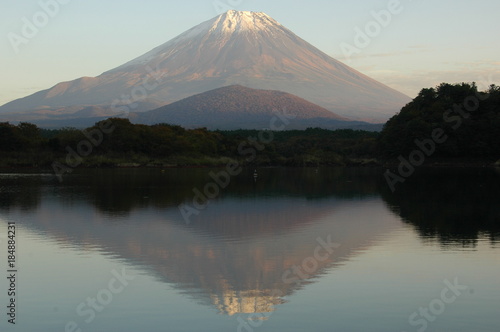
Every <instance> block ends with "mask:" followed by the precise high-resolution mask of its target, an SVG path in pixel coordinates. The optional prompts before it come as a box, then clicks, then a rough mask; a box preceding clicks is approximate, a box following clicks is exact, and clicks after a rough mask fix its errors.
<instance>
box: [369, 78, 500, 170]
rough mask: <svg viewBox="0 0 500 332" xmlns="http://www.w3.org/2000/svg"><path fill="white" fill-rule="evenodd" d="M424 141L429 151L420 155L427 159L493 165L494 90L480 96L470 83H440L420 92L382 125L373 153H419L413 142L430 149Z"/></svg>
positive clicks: (497, 124)
mask: <svg viewBox="0 0 500 332" xmlns="http://www.w3.org/2000/svg"><path fill="white" fill-rule="evenodd" d="M438 134H441V135H438ZM433 135H434V138H433ZM429 140H434V143H433V144H434V145H435V150H434V151H433V149H428V150H427V151H425V152H432V153H428V156H429V157H432V158H464V159H483V160H493V161H494V160H498V159H499V158H500V87H498V86H495V85H491V86H490V88H489V89H488V90H487V91H483V92H481V91H478V88H477V86H476V85H475V83H471V84H468V83H461V84H446V83H443V84H441V85H439V86H438V87H436V88H430V89H423V90H422V91H421V92H420V93H419V95H418V96H417V97H416V98H415V99H413V101H411V102H410V103H409V104H407V105H406V106H405V107H403V109H402V110H401V111H400V112H399V113H398V114H396V115H395V116H393V117H392V118H391V119H390V120H389V121H388V122H387V123H386V125H385V126H384V129H383V131H382V133H381V135H380V137H379V147H380V150H381V153H382V154H383V155H384V156H385V157H389V158H392V157H397V156H399V155H407V154H409V153H411V152H412V151H414V150H416V149H419V145H418V144H417V142H420V146H422V142H427V143H428V146H429V147H431V146H432V144H431V143H430V141H429Z"/></svg>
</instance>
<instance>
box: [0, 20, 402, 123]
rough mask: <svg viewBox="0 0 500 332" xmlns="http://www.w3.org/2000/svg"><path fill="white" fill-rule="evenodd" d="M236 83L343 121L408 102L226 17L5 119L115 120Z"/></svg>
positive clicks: (292, 41)
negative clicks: (39, 115) (43, 111)
mask: <svg viewBox="0 0 500 332" xmlns="http://www.w3.org/2000/svg"><path fill="white" fill-rule="evenodd" d="M233 84H240V85H243V86H247V87H250V88H259V89H266V90H280V91H286V92H288V93H292V94H295V95H297V96H299V97H301V98H304V99H307V100H310V101H311V102H314V103H316V104H318V105H320V106H322V107H324V108H326V109H328V110H330V111H332V112H335V113H337V114H340V115H342V116H344V117H348V118H353V119H366V120H372V121H378V122H383V121H385V120H387V119H388V118H389V117H391V116H392V115H394V114H395V113H396V112H397V111H399V110H400V109H401V107H402V106H404V105H405V104H406V103H407V102H408V101H409V98H408V97H407V96H405V95H403V94H401V93H399V92H397V91H395V90H393V89H391V88H389V87H387V86H385V85H383V84H381V83H379V82H377V81H375V80H373V79H371V78H369V77H367V76H365V75H363V74H361V73H359V72H358V71H356V70H354V69H352V68H350V67H348V66H346V65H344V64H342V63H341V62H339V61H337V60H335V59H333V58H331V57H330V56H328V55H326V54H325V53H323V52H321V51H320V50H318V49H317V48H315V47H314V46H312V45H311V44H309V43H307V42H306V41H304V40H303V39H301V38H299V37H298V36H297V35H295V34H294V33H293V32H291V31H290V30H288V29H287V28H285V27H284V26H282V25H281V24H279V23H278V22H277V21H275V20H274V19H272V18H271V17H269V16H268V15H266V14H264V13H254V12H238V11H228V12H227V13H225V14H222V15H220V16H217V17H215V18H213V19H211V20H209V21H206V22H204V23H202V24H200V25H198V26H196V27H194V28H192V29H190V30H188V31H186V32H184V33H183V34H181V35H179V36H178V37H176V38H174V39H172V40H170V41H169V42H167V43H165V44H163V45H161V46H159V47H157V48H155V49H153V50H152V51H150V52H148V53H146V54H144V55H142V56H140V57H138V58H136V59H134V60H132V61H130V62H127V63H125V64H123V65H121V66H119V67H117V68H115V69H112V70H110V71H107V72H105V73H103V74H101V75H100V76H98V77H95V78H89V77H84V78H80V79H77V80H74V81H71V82H64V83H59V84H57V85H56V86H54V87H53V88H51V89H48V90H44V91H40V92H38V93H35V94H33V95H31V96H29V97H26V98H22V99H19V100H16V101H13V102H11V103H8V104H6V105H4V106H2V107H1V108H0V113H6V112H32V111H33V110H37V109H39V108H40V107H42V106H45V107H46V108H49V109H50V108H61V107H69V106H91V105H99V106H100V107H105V108H106V107H107V108H108V109H109V112H110V113H111V114H110V115H113V114H117V113H119V112H120V111H121V110H124V109H127V110H130V111H144V110H147V109H152V108H148V107H150V105H151V103H153V104H156V105H158V103H162V104H164V105H165V104H169V103H172V102H175V101H178V100H180V99H182V98H186V97H189V96H192V95H194V94H197V93H202V92H205V91H208V90H211V89H215V88H219V87H223V86H228V85H233ZM127 97H128V98H127ZM127 99H128V100H127ZM131 101H132V102H134V103H132V107H130V104H131ZM145 103H148V104H145ZM122 105H126V106H127V107H120V106H122ZM83 108H84V107H82V109H83Z"/></svg>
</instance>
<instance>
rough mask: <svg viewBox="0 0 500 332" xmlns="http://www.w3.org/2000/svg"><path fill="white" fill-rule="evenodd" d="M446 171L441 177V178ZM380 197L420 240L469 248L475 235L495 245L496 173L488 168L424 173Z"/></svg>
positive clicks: (499, 216) (499, 180)
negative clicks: (420, 237) (425, 239)
mask: <svg viewBox="0 0 500 332" xmlns="http://www.w3.org/2000/svg"><path fill="white" fill-rule="evenodd" d="M444 172H446V174H444ZM382 197H383V198H384V200H385V201H386V202H387V203H388V205H389V206H390V208H391V210H393V211H394V212H395V213H397V214H398V215H400V216H401V218H402V219H403V221H404V222H407V223H410V224H412V225H414V226H415V227H416V229H417V230H418V232H419V233H420V235H421V236H422V237H424V238H427V239H428V238H436V239H437V240H439V241H440V242H441V243H442V244H443V245H459V246H466V247H468V246H475V245H476V243H477V240H478V238H479V236H480V235H481V233H485V234H486V235H487V236H489V237H490V240H491V241H492V242H497V241H499V240H500V204H499V203H500V198H499V197H500V174H499V172H498V171H495V170H492V169H433V170H430V169H427V170H424V171H421V172H418V173H416V174H415V175H414V176H413V177H411V178H410V179H408V181H407V182H406V183H404V184H403V185H402V186H401V187H400V188H398V189H397V190H396V192H395V193H394V194H392V193H391V192H390V190H389V189H388V188H384V190H382Z"/></svg>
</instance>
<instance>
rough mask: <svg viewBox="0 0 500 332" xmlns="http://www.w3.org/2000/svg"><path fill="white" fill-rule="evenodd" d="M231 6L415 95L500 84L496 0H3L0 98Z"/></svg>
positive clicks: (103, 62)
mask: <svg viewBox="0 0 500 332" xmlns="http://www.w3.org/2000/svg"><path fill="white" fill-rule="evenodd" d="M54 3H55V4H57V7H56V6H54ZM398 3H399V4H398ZM44 4H46V5H44ZM391 4H392V5H391ZM44 7H45V9H44ZM229 9H236V10H250V11H258V12H265V13H267V14H268V15H270V16H272V17H273V18H274V19H276V20H277V21H278V22H280V23H281V24H283V25H285V26H286V27H287V28H289V29H291V30H292V31H293V32H294V33H295V34H297V35H298V36H300V37H301V38H303V39H305V40H306V41H308V42H310V43H311V44H313V45H314V46H316V47H318V48H319V49H320V50H322V51H323V52H325V53H327V54H329V55H330V56H332V57H334V58H336V59H337V60H340V61H342V62H344V63H346V64H348V65H350V66H351V67H353V68H354V69H357V70H359V71H361V72H362V73H364V74H366V75H368V76H370V77H372V78H374V79H376V80H379V81H380V82H382V83H384V84H387V85H388V86H390V87H392V88H395V89H396V90H399V91H401V92H403V93H405V94H407V95H408V96H410V97H412V98H413V97H415V96H416V95H417V94H418V92H419V91H420V90H421V89H422V88H428V87H432V86H436V85H437V84H439V83H441V82H449V83H455V82H472V81H475V82H478V84H479V85H480V87H483V85H487V84H491V83H495V84H499V83H500V38H499V37H500V19H499V13H500V1H498V0H476V1H466V0H434V1H431V0H399V1H398V0H359V1H340V0H307V1H302V0H273V1H270V0H186V1H180V0H176V1H166V0H163V1H162V0H141V1H139V0H22V1H15V0H0V55H1V59H0V60H1V61H0V74H1V78H2V79H1V81H0V105H2V104H4V103H6V102H9V101H11V100H14V99H17V98H20V97H24V96H27V95H29V94H31V93H34V92H37V91H39V90H43V89H47V88H50V87H52V86H54V85H55V84H57V83H59V82H62V81H69V80H73V79H76V78H79V77H82V76H98V75H99V74H101V73H102V72H104V71H107V70H109V69H112V68H114V67H117V66H119V65H121V64H123V63H125V62H127V61H129V60H131V59H133V58H135V57H137V56H139V55H142V54H144V53H146V52H147V51H149V50H151V49H152V48H154V47H156V46H158V45H160V44H162V43H165V42H166V41H168V40H170V39H172V38H174V37H175V36H177V35H179V34H180V33H182V32H184V31H185V30H187V29H189V28H191V27H193V26H195V25H197V24H199V23H201V22H203V21H206V20H209V19H211V18H213V17H215V16H217V15H218V14H219V12H218V11H220V10H224V11H225V10H229ZM388 10H392V13H391V14H390V16H389V17H387V16H384V15H382V16H383V18H384V19H385V21H383V22H382V23H383V24H381V23H376V21H375V18H374V17H373V15H372V13H373V12H378V13H380V12H381V11H386V12H389V13H390V11H388ZM47 12H48V13H49V14H51V15H48V14H47ZM34 23H36V25H38V27H37V26H36V25H35V28H36V30H33V29H29V25H31V24H34ZM366 28H368V32H369V34H370V36H368V37H367V38H368V40H366V39H360V38H359V33H357V32H356V31H359V30H364V31H366V30H365V29H366ZM356 29H359V30H356ZM370 29H371V30H370ZM356 37H358V39H357V40H356ZM347 45H349V46H347ZM349 47H350V48H349ZM354 48H356V49H355V52H356V53H352V55H351V56H350V57H346V55H345V54H346V53H345V52H346V51H345V50H346V49H350V50H351V51H353V50H354ZM16 50H17V52H16ZM499 85H500V84H499Z"/></svg>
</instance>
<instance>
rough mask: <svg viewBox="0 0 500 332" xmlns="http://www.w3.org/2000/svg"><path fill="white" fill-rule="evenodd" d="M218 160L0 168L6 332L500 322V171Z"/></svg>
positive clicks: (431, 326) (475, 326) (396, 327)
mask: <svg viewBox="0 0 500 332" xmlns="http://www.w3.org/2000/svg"><path fill="white" fill-rule="evenodd" d="M210 171H211V170H209V169H167V170H163V171H162V170H160V169H151V170H138V169H126V170H78V171H75V172H74V173H73V174H71V175H67V176H66V177H65V178H64V181H63V182H62V183H59V182H58V181H57V179H56V178H55V177H54V176H53V175H51V174H27V173H17V174H12V173H2V174H0V231H1V232H0V241H1V242H0V249H1V251H0V257H1V261H0V268H1V271H2V275H5V276H8V274H7V269H8V268H7V241H8V239H7V225H8V223H9V222H15V224H16V237H17V239H16V240H17V256H16V258H17V259H16V264H17V266H16V268H17V270H18V272H17V279H16V293H17V299H16V300H17V307H16V325H12V324H9V323H8V321H7V320H8V319H9V318H8V316H7V315H6V311H7V310H6V306H7V305H8V301H9V298H10V297H9V296H7V292H8V288H9V284H8V280H7V278H6V277H5V276H4V277H2V278H1V281H0V294H2V296H1V297H0V298H1V300H2V303H1V307H2V308H3V309H2V316H1V321H0V331H23V332H31V331H33V332H56V331H61V332H62V331H95V332H98V331H102V332H113V331H120V332H126V331H131V332H132V331H133V332H136V331H260V332H266V331H301V332H302V331H384V332H386V331H408V332H409V331H467V332H469V331H495V332H498V331H500V255H499V254H500V204H499V203H500V171H498V170H494V169H444V168H443V169H433V170H421V171H420V172H418V173H417V174H415V175H414V176H413V177H412V178H410V179H409V180H408V181H407V182H406V183H404V184H402V185H401V186H400V187H398V189H397V191H396V192H395V193H391V192H390V191H389V189H388V186H387V185H386V184H385V183H384V179H383V172H384V170H382V169H380V170H378V169H329V168H320V169H259V170H258V172H259V174H258V177H257V179H256V180H255V179H254V177H253V169H252V170H245V171H244V172H243V173H242V174H241V175H239V176H237V177H234V178H232V179H231V181H230V184H229V186H228V187H227V188H225V189H220V190H216V189H217V188H216V186H215V185H212V186H209V187H210V188H209V189H211V190H213V191H219V193H218V195H216V197H214V198H213V199H210V200H209V202H208V205H207V206H206V207H204V204H205V203H206V202H205V201H203V200H202V199H199V197H196V198H195V192H196V190H194V189H198V190H200V191H201V192H203V191H204V189H205V186H206V185H207V184H209V183H213V182H214V180H212V179H211V178H210V176H209V173H210ZM212 171H213V172H215V173H217V172H219V171H220V170H217V169H215V170H212ZM207 188H208V187H207ZM214 196H215V193H214ZM193 198H195V201H194V202H193ZM193 203H195V204H196V205H197V206H198V207H204V208H203V209H198V210H194V207H193ZM180 204H186V205H185V207H186V208H187V209H188V210H185V214H186V213H187V214H189V211H190V212H192V213H191V214H190V218H189V222H187V220H186V218H183V215H182V214H181V212H180V210H179V208H178V206H179V205H180ZM189 208H190V209H192V210H189ZM186 211H187V212H186Z"/></svg>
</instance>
